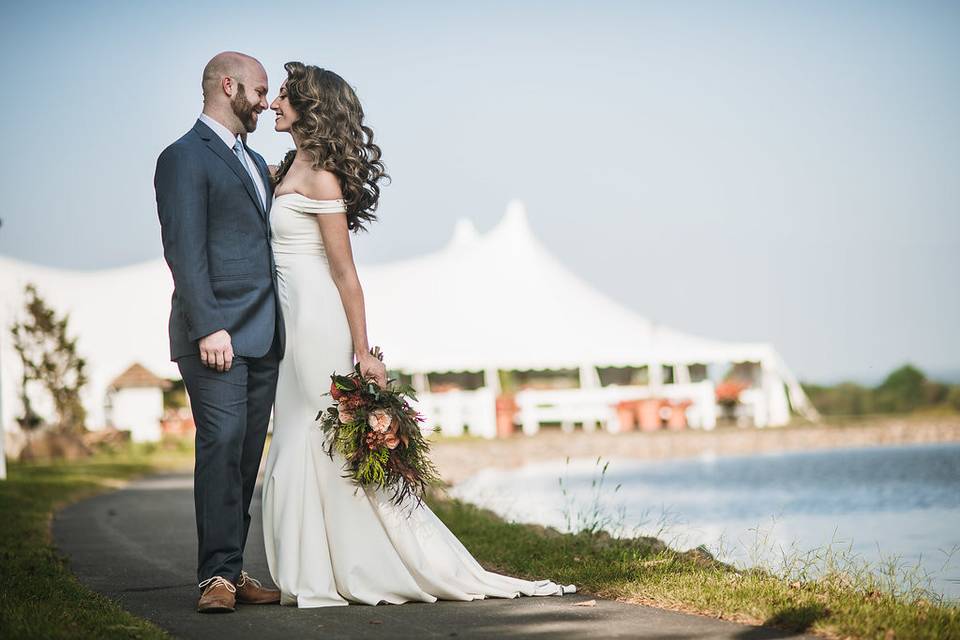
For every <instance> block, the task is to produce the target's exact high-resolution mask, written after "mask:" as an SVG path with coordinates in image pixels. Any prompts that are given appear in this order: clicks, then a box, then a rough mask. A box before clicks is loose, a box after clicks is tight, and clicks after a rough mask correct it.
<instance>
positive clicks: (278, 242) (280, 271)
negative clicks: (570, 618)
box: [263, 193, 573, 607]
mask: <svg viewBox="0 0 960 640" xmlns="http://www.w3.org/2000/svg"><path fill="white" fill-rule="evenodd" d="M343 212H344V206H343V201H342V200H312V199H310V198H307V197H305V196H302V195H300V194H298V193H289V194H283V195H281V196H278V197H276V198H275V199H274V202H273V207H272V209H271V228H272V233H273V251H274V254H275V256H276V265H277V276H278V277H277V286H278V287H279V291H278V293H279V296H280V303H281V305H282V308H283V318H284V323H285V328H286V340H287V342H286V351H285V355H284V358H283V360H282V361H281V364H280V378H279V381H278V385H277V398H276V405H275V407H274V422H273V440H272V442H271V444H270V451H269V454H268V455H267V463H266V472H265V475H264V481H263V534H264V542H265V544H266V551H267V562H268V564H269V567H270V576H271V577H272V578H273V581H274V582H275V583H276V585H277V586H278V587H279V588H280V591H281V594H282V595H281V604H287V605H297V606H300V607H327V606H337V605H346V604H348V603H349V602H359V603H366V604H371V605H372V604H378V603H381V602H386V603H392V604H399V603H402V602H410V601H419V602H434V601H436V600H437V599H442V600H476V599H479V598H485V597H499V598H513V597H516V596H518V595H530V596H546V595H562V594H563V593H564V591H565V590H566V591H567V592H570V591H573V587H567V588H564V587H561V586H560V585H557V584H554V583H553V582H550V581H547V580H543V581H537V582H530V581H527V580H519V579H516V578H510V577H507V576H502V575H498V574H495V573H491V572H489V571H486V570H485V569H483V567H481V566H480V564H479V563H478V562H477V561H476V560H474V558H473V557H472V556H471V555H470V553H469V552H468V551H467V550H466V548H464V546H463V545H462V544H460V541H459V540H457V538H456V537H455V536H454V535H453V534H452V533H451V532H450V531H449V530H448V529H447V527H446V526H445V525H444V524H443V523H442V522H441V521H440V520H439V518H437V517H436V516H435V515H434V514H433V512H432V511H430V509H429V508H427V507H426V506H425V505H424V506H422V507H419V508H413V507H412V506H410V505H406V506H403V507H397V506H395V505H394V504H392V503H391V502H390V500H389V496H387V495H384V494H383V493H382V492H376V491H365V490H358V489H357V487H356V486H354V485H353V484H352V483H351V481H350V480H348V479H346V478H344V477H343V460H342V458H339V457H337V456H335V457H334V458H333V459H331V458H330V457H329V456H328V455H327V454H326V453H325V452H324V450H323V442H324V439H323V433H322V431H321V430H320V428H319V425H318V423H317V422H316V421H315V418H316V416H317V412H318V411H319V410H320V409H323V408H326V407H327V406H329V405H330V403H331V402H332V400H331V398H330V396H329V395H324V394H325V393H326V392H327V391H328V390H329V388H330V374H331V373H333V372H335V371H336V372H337V373H344V374H346V373H349V372H350V371H351V370H352V369H353V350H352V346H351V338H350V329H349V327H348V325H347V319H346V315H345V313H344V310H343V305H342V303H341V301H340V295H339V293H338V291H337V288H336V286H335V285H334V283H333V280H332V278H331V276H330V272H329V268H328V266H327V261H326V255H325V253H324V248H323V241H322V238H321V235H320V230H319V227H318V225H317V221H316V220H315V219H314V216H317V215H325V214H338V213H343ZM386 346H387V347H388V348H389V345H386Z"/></svg>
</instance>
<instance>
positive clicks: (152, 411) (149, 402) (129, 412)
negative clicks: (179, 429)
mask: <svg viewBox="0 0 960 640" xmlns="http://www.w3.org/2000/svg"><path fill="white" fill-rule="evenodd" d="M170 385H171V383H170V381H169V380H165V379H163V378H161V377H159V376H157V375H156V374H154V373H152V372H151V371H150V370H149V369H147V368H146V367H144V366H143V365H142V364H140V363H134V364H132V365H130V367H129V368H128V369H127V370H126V371H124V372H123V373H121V374H120V375H119V376H117V377H116V378H115V379H114V380H113V382H111V383H110V386H109V388H108V389H107V397H106V399H105V400H106V416H107V422H108V423H109V424H111V425H113V426H114V427H116V428H117V429H120V430H122V431H129V432H130V439H131V440H132V441H133V442H158V441H159V440H160V438H161V435H162V432H161V428H160V421H161V420H162V419H163V392H164V391H165V390H167V389H169V388H170Z"/></svg>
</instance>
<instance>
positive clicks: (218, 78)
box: [203, 51, 267, 101]
mask: <svg viewBox="0 0 960 640" xmlns="http://www.w3.org/2000/svg"><path fill="white" fill-rule="evenodd" d="M261 76H262V78H263V79H266V76H267V72H266V70H264V68H263V65H262V64H260V61H259V60H257V59H256V58H254V57H252V56H248V55H247V54H245V53H239V52H237V51H224V52H222V53H218V54H217V55H215V56H213V58H211V59H210V62H208V63H207V66H205V67H204V68H203V99H204V101H206V100H210V99H211V98H213V97H214V96H217V95H223V92H224V91H223V79H224V78H233V79H234V80H235V81H236V82H240V83H243V84H246V85H251V84H254V83H255V82H256V81H257V80H259V79H260V77H261Z"/></svg>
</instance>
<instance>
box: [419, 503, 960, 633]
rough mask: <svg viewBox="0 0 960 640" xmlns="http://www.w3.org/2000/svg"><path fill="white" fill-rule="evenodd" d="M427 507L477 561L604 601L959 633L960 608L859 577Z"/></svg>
mask: <svg viewBox="0 0 960 640" xmlns="http://www.w3.org/2000/svg"><path fill="white" fill-rule="evenodd" d="M431 507H432V508H433V509H434V511H435V512H436V513H437V515H438V516H439V517H440V519H441V520H443V521H444V522H445V523H446V524H447V526H448V527H450V529H451V530H452V531H453V532H454V533H455V534H456V535H457V536H458V537H459V538H460V540H461V541H462V542H463V543H464V545H465V546H466V547H467V548H468V549H469V550H470V551H471V552H472V553H473V554H474V555H475V556H476V558H477V560H479V561H480V562H481V563H482V564H483V565H484V566H486V567H488V568H490V569H492V570H496V571H500V572H503V573H509V574H511V575H516V576H521V577H525V578H529V579H538V578H544V577H548V578H550V579H552V580H555V581H558V582H563V583H574V584H576V585H577V586H578V588H579V589H581V590H582V591H585V592H588V593H592V594H596V595H597V596H600V597H603V598H609V599H614V600H622V601H627V602H633V603H637V604H645V605H650V606H655V607H659V608H665V609H672V610H675V611H682V612H685V613H696V614H699V615H706V616H710V617H715V618H722V619H725V620H731V621H735V622H742V623H747V624H763V625H768V626H773V627H778V628H781V629H785V630H790V631H797V632H808V633H815V634H818V635H822V636H825V637H829V638H850V637H852V638H864V639H866V638H870V639H873V638H876V639H878V640H891V639H892V638H918V639H922V640H927V639H929V640H934V639H943V638H960V605H956V604H938V603H935V602H931V601H929V600H927V599H925V598H924V597H923V594H921V593H920V592H914V593H911V594H900V595H895V594H892V593H890V592H889V590H888V589H886V588H885V585H884V584H882V582H881V581H880V580H878V579H874V578H873V577H872V576H870V575H867V574H860V575H850V574H847V573H845V572H842V571H836V572H831V573H827V574H826V575H824V576H823V577H821V578H819V579H808V580H800V579H795V580H791V579H788V578H786V577H784V576H778V575H774V574H773V573H770V572H768V571H765V570H761V569H748V570H737V569H735V568H734V567H732V566H730V565H727V564H724V563H722V562H719V561H717V560H715V559H714V558H713V557H712V556H710V554H709V553H706V552H705V551H703V550H700V549H695V550H691V551H683V552H681V551H676V550H673V549H670V548H668V547H666V546H665V545H664V544H663V543H662V542H661V541H660V540H657V539H656V538H630V539H616V538H611V537H610V536H609V535H606V534H604V533H580V534H563V533H559V532H557V531H555V530H552V529H548V528H544V527H539V526H532V525H524V524H513V523H508V522H505V521H504V520H502V519H501V518H500V517H499V516H497V515H496V514H494V513H492V512H489V511H486V510H483V509H480V508H478V507H475V506H473V505H469V504H465V503H462V502H459V501H457V500H451V499H447V498H443V497H436V498H434V499H432V500H431Z"/></svg>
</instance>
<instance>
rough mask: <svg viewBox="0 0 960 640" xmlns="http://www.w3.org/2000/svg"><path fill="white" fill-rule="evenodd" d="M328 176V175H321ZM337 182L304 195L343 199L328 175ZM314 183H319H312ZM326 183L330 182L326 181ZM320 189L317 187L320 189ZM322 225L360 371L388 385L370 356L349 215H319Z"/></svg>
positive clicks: (380, 365) (383, 370)
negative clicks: (348, 224)
mask: <svg viewBox="0 0 960 640" xmlns="http://www.w3.org/2000/svg"><path fill="white" fill-rule="evenodd" d="M321 173H326V172H321ZM327 175H328V176H329V177H330V178H332V180H333V181H334V185H333V188H331V185H329V184H320V185H318V184H311V185H309V188H308V189H307V191H308V193H306V194H304V195H306V196H307V197H309V198H314V199H316V200H336V199H338V198H341V197H342V195H341V193H340V186H339V184H336V178H335V177H333V176H332V174H327ZM311 182H315V181H314V180H311ZM322 182H327V181H326V180H323V181H322ZM318 186H319V187H320V188H316V187H318ZM316 219H317V224H318V225H319V226H320V235H321V236H322V237H323V247H324V250H325V251H326V254H327V263H328V264H329V265H330V276H331V277H332V278H333V283H334V284H335V285H336V286H337V291H339V292H340V301H341V302H342V303H343V310H344V312H345V313H346V315H347V324H348V325H349V326H350V336H351V338H352V339H353V351H354V353H355V354H356V356H357V362H359V363H360V370H361V371H362V372H363V373H364V374H365V375H368V376H370V377H372V378H374V379H375V380H376V381H377V382H378V383H379V384H380V386H386V383H387V372H386V368H385V367H384V365H383V363H382V362H381V361H380V360H378V359H377V358H375V357H374V356H372V355H370V344H369V342H368V341H367V317H366V308H365V306H364V302H363V289H362V288H361V286H360V278H359V277H358V276H357V267H356V264H355V263H354V261H353V249H352V247H351V246H350V230H349V228H348V227H347V216H346V214H343V213H332V214H319V215H317V216H316Z"/></svg>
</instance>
